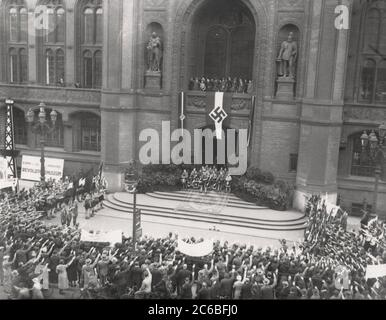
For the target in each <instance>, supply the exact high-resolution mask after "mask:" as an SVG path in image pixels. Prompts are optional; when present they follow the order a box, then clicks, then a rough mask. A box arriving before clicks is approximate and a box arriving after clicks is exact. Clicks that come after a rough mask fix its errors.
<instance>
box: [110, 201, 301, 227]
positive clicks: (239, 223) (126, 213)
mask: <svg viewBox="0 0 386 320" xmlns="http://www.w3.org/2000/svg"><path fill="white" fill-rule="evenodd" d="M104 205H105V207H107V208H109V209H112V210H114V211H116V212H117V215H119V216H122V217H125V218H129V217H131V212H132V203H131V202H129V201H127V202H126V201H122V200H117V198H116V197H115V195H108V196H107V198H106V201H105V202H104ZM137 208H139V209H141V212H142V214H143V215H147V216H155V217H160V218H169V219H179V220H185V221H196V222H206V223H209V224H222V225H228V226H234V227H243V228H252V229H260V230H276V231H287V230H288V231H293V230H303V229H304V223H305V218H304V216H303V215H302V214H300V213H299V216H298V217H297V218H294V219H287V220H269V219H261V218H257V217H256V218H255V217H253V218H252V217H250V216H243V215H238V216H232V215H226V214H222V213H218V214H213V213H202V212H199V211H190V210H181V209H177V210H176V209H173V208H168V207H163V206H154V205H148V204H146V205H144V204H139V203H137ZM257 215H258V213H257Z"/></svg>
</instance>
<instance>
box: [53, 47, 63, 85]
mask: <svg viewBox="0 0 386 320" xmlns="http://www.w3.org/2000/svg"><path fill="white" fill-rule="evenodd" d="M55 66H56V68H55V79H56V83H58V84H61V83H63V82H64V52H63V50H62V49H58V50H57V51H56V61H55Z"/></svg>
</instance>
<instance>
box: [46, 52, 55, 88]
mask: <svg viewBox="0 0 386 320" xmlns="http://www.w3.org/2000/svg"><path fill="white" fill-rule="evenodd" d="M54 83H55V56H54V53H53V52H52V50H51V49H48V50H46V84H48V85H50V84H54Z"/></svg>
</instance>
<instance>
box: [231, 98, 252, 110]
mask: <svg viewBox="0 0 386 320" xmlns="http://www.w3.org/2000/svg"><path fill="white" fill-rule="evenodd" d="M246 108H248V109H249V104H248V103H247V101H246V100H245V99H233V100H232V105H231V110H235V111H239V110H243V109H246Z"/></svg>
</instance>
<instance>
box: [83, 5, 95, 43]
mask: <svg viewBox="0 0 386 320" xmlns="http://www.w3.org/2000/svg"><path fill="white" fill-rule="evenodd" d="M93 38H94V11H93V10H92V9H91V8H86V9H85V10H84V43H90V44H92V43H93V42H94V41H93Z"/></svg>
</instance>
